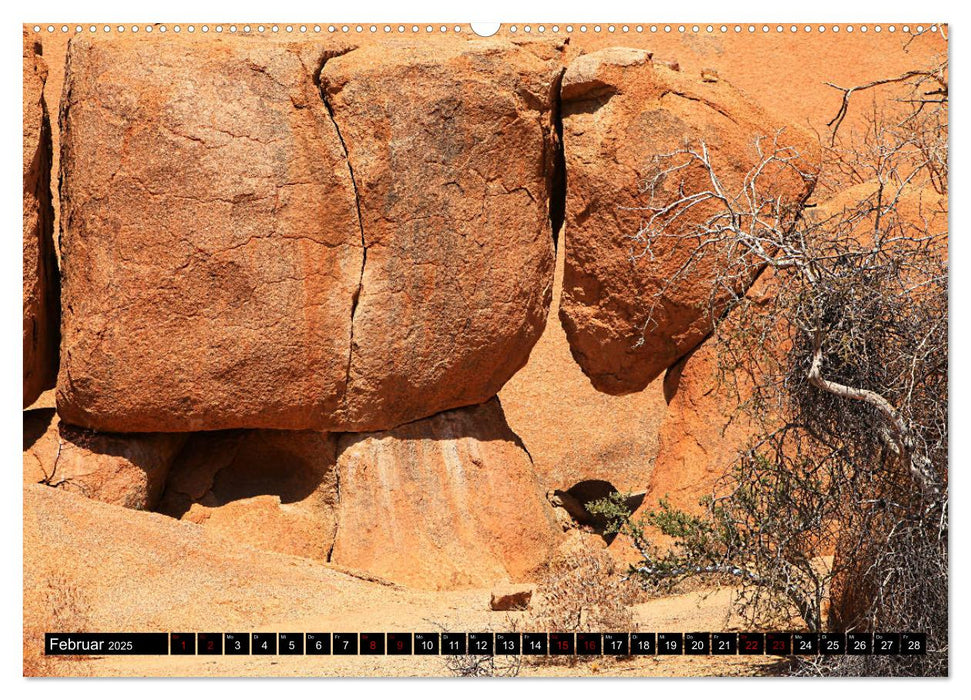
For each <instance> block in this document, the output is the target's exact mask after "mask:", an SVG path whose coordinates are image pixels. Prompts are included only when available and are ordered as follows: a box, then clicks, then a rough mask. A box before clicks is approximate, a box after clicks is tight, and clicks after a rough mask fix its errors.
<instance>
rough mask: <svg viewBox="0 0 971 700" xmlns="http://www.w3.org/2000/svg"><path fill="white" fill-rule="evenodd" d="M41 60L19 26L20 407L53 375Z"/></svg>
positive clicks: (47, 135) (54, 329) (54, 317)
mask: <svg viewBox="0 0 971 700" xmlns="http://www.w3.org/2000/svg"><path fill="white" fill-rule="evenodd" d="M46 82H47V64H46V63H44V59H43V58H41V45H40V43H39V42H35V41H34V39H33V38H32V37H30V36H29V35H28V34H27V31H26V30H24V134H23V136H24V140H23V150H24V179H23V186H24V240H23V245H24V404H23V405H24V407H25V408H26V407H27V406H29V405H30V404H32V403H33V402H34V401H36V400H37V397H38V396H40V394H41V392H43V391H44V389H48V388H50V387H52V386H54V381H55V378H56V377H57V345H58V324H59V322H60V321H59V316H58V304H59V299H58V279H57V260H56V258H55V254H54V210H53V208H52V205H51V124H50V118H49V116H48V114H47V103H46V101H45V100H44V85H45V83H46Z"/></svg>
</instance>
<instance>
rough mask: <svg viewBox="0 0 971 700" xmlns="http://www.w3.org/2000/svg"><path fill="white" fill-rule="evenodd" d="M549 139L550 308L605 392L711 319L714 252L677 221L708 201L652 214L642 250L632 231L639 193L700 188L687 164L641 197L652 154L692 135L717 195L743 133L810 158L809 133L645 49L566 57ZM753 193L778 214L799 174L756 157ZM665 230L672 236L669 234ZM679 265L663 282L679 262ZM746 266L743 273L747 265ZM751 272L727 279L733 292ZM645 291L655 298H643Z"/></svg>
mask: <svg viewBox="0 0 971 700" xmlns="http://www.w3.org/2000/svg"><path fill="white" fill-rule="evenodd" d="M561 94H562V99H563V107H562V109H563V140H564V147H565V153H566V171H567V204H566V210H567V211H566V237H565V238H566V241H565V245H566V270H565V274H564V282H563V284H564V287H563V302H562V305H561V307H560V319H561V321H562V323H563V325H564V328H565V329H566V332H567V337H568V338H569V341H570V347H571V349H572V351H573V356H574V358H575V359H576V361H577V362H578V363H579V364H580V366H581V367H582V368H583V371H584V372H585V373H586V374H587V375H588V376H589V377H590V380H591V381H592V382H593V384H594V386H595V387H597V388H598V389H600V390H601V391H605V392H607V393H611V394H621V393H626V392H631V391H639V390H641V389H643V388H644V387H645V386H647V385H648V384H649V383H650V382H651V380H653V379H654V378H655V377H657V376H659V375H660V373H661V372H663V371H664V370H665V369H667V368H668V367H670V366H671V365H672V364H674V363H675V362H676V361H677V360H678V358H680V357H681V356H683V355H684V354H685V353H686V352H688V351H689V350H691V349H692V348H693V347H695V346H696V345H697V344H698V343H700V342H701V340H702V339H703V338H704V337H705V335H706V334H707V333H709V332H710V330H711V312H710V310H711V306H712V302H714V305H715V307H716V308H717V306H718V305H719V304H720V303H722V302H723V301H724V300H725V299H727V298H728V294H729V291H728V290H725V291H723V292H721V291H719V292H715V293H714V295H713V290H714V289H715V287H714V282H713V273H714V271H715V270H716V269H717V265H718V264H719V262H720V260H721V258H720V256H719V255H718V254H717V253H718V251H717V250H715V249H714V248H712V249H711V250H712V251H713V252H714V253H715V254H710V255H709V254H704V255H700V256H699V255H697V250H698V245H697V243H696V242H693V241H691V240H685V239H684V238H683V234H688V233H690V232H692V231H693V230H694V228H693V227H695V226H697V225H698V224H701V223H702V222H704V221H706V220H707V219H708V218H709V217H710V216H711V215H712V214H713V213H714V212H715V211H718V207H719V206H721V205H718V204H715V203H714V202H713V201H708V202H705V203H700V204H697V205H692V206H691V207H689V208H688V209H686V210H684V211H683V212H681V214H680V215H679V216H677V217H676V218H672V217H668V218H665V216H664V215H662V216H661V217H660V219H659V220H658V221H659V224H661V225H663V230H664V232H665V237H664V238H663V239H660V240H656V241H654V243H653V246H652V252H651V254H646V255H642V254H643V253H644V248H643V246H642V245H641V244H639V243H638V242H636V241H635V240H634V239H633V236H634V235H635V234H637V233H638V231H639V230H640V229H641V227H642V226H643V225H644V224H645V221H646V220H647V219H648V218H649V216H650V212H648V211H647V210H646V207H648V206H655V207H656V206H659V205H661V204H663V205H667V204H670V203H671V202H673V201H675V200H677V199H678V197H679V192H680V190H679V188H680V187H681V186H683V187H684V191H683V194H685V195H687V196H691V195H694V194H697V193H700V192H704V191H705V190H709V189H711V187H710V179H709V178H708V174H707V173H706V172H705V171H704V169H703V168H700V167H688V168H684V169H682V170H679V171H677V172H674V173H669V175H668V176H667V177H666V178H665V179H664V180H663V181H662V182H661V183H659V186H658V188H657V190H656V192H655V195H654V198H653V199H652V196H651V193H650V192H649V191H646V189H645V185H646V184H647V182H648V180H649V179H650V178H651V177H653V175H655V174H657V173H658V172H659V168H664V167H665V165H670V164H673V163H674V162H678V163H680V161H678V160H675V161H672V162H671V163H663V164H661V165H660V166H659V164H658V162H657V160H656V158H657V157H663V156H664V155H665V154H669V153H672V152H674V151H677V150H678V149H679V148H682V147H684V146H685V142H686V140H687V141H689V142H690V143H691V144H692V145H694V146H695V147H696V148H697V147H698V144H699V143H701V142H704V143H705V144H706V146H707V149H708V154H709V158H710V162H711V165H712V167H713V169H714V170H715V171H716V172H717V174H718V177H719V179H720V185H721V187H722V189H723V190H724V192H725V193H726V195H727V196H728V197H734V196H736V195H738V194H741V193H742V192H743V189H742V188H743V181H744V178H745V176H746V174H747V173H748V171H749V170H750V169H751V168H752V167H753V166H754V165H755V164H756V163H758V162H759V160H760V158H759V156H758V153H757V151H756V148H755V139H756V138H757V137H759V136H762V137H764V138H765V139H767V141H765V142H764V143H763V148H764V149H765V150H766V151H767V152H771V149H770V148H768V146H767V144H768V143H771V142H772V140H773V138H775V137H776V136H777V134H778V139H779V141H778V144H779V147H793V148H795V149H796V150H798V151H799V152H801V153H803V154H804V162H803V163H802V167H805V168H807V169H808V170H811V169H812V165H811V164H812V163H813V162H814V160H815V155H814V148H813V146H812V143H811V140H810V139H809V138H808V137H806V136H804V135H802V134H801V133H799V132H797V131H796V130H794V129H792V128H787V129H786V130H785V131H783V132H781V133H780V132H779V129H780V128H781V125H778V124H775V123H773V121H772V120H771V119H770V118H769V117H768V116H767V115H766V114H765V113H763V112H762V111H761V110H759V109H757V108H756V107H755V106H753V105H751V104H749V103H748V102H746V101H745V100H744V98H743V97H742V96H741V95H740V94H739V93H738V92H736V91H735V90H734V89H733V88H732V87H731V86H729V85H728V84H727V83H725V82H723V81H719V80H718V79H717V78H716V77H714V76H711V75H706V76H704V77H700V76H688V75H683V74H682V73H680V72H679V71H678V69H677V67H676V66H673V67H672V66H668V65H665V64H661V63H658V62H655V61H653V60H652V58H651V55H650V54H649V53H648V52H646V51H643V50H635V49H624V48H611V49H605V50H602V51H598V52H595V53H592V54H588V55H585V56H581V57H579V58H577V59H576V60H574V61H573V62H572V63H571V64H570V66H569V68H568V69H567V71H566V74H565V75H564V77H563V86H562V93H561ZM769 170H771V173H770V172H768V171H766V174H765V175H764V176H763V178H762V180H761V181H760V182H761V183H762V185H763V192H764V193H765V194H771V195H773V196H774V197H778V198H779V200H780V201H781V202H782V204H783V207H784V208H786V209H787V211H791V215H789V216H788V218H792V216H794V215H795V212H796V211H797V210H798V208H799V205H800V204H801V203H802V202H803V201H804V199H805V198H806V197H807V196H808V195H809V193H810V192H811V189H812V184H813V183H812V181H811V179H806V178H804V177H802V176H800V175H799V174H797V173H796V172H794V171H792V170H789V169H783V168H781V167H778V168H777V167H776V166H774V165H772V166H769ZM679 236H682V238H680V239H679ZM689 259H693V260H694V262H693V263H692V264H691V265H690V266H689V268H688V271H687V274H685V275H684V276H683V277H684V278H683V279H681V280H680V281H678V282H677V283H675V284H673V285H672V284H670V282H671V281H672V279H674V276H675V274H676V273H677V272H678V271H679V270H681V269H682V268H683V266H685V265H686V263H688V261H689ZM753 277H754V276H753ZM751 280H752V277H745V278H738V279H735V280H733V281H732V285H731V286H734V287H736V288H735V289H734V291H735V292H736V293H737V292H741V291H744V288H745V287H746V286H747V284H749V283H751ZM655 302H656V303H655Z"/></svg>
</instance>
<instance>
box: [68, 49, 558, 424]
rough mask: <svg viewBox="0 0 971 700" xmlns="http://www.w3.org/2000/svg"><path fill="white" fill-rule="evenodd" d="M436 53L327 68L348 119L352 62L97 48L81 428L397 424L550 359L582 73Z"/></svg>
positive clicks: (79, 334)
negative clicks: (557, 208) (574, 96)
mask: <svg viewBox="0 0 971 700" xmlns="http://www.w3.org/2000/svg"><path fill="white" fill-rule="evenodd" d="M421 46H422V42H416V43H415V44H405V45H402V46H400V47H397V48H396V49H395V50H391V49H387V50H383V52H381V53H379V54H378V55H374V54H373V53H372V52H371V51H370V50H369V51H367V52H366V51H365V50H360V51H352V52H351V53H350V54H347V55H346V56H341V57H339V58H330V60H327V61H326V65H324V70H323V74H322V77H321V78H320V80H321V82H322V83H323V84H324V85H325V86H326V95H327V100H328V101H329V103H330V109H331V110H332V111H333V118H332V117H331V115H330V114H329V113H328V106H327V105H325V102H324V100H323V99H322V97H321V94H320V91H319V89H318V87H317V84H316V82H315V81H316V78H315V73H316V71H317V70H318V69H319V68H320V66H321V65H323V64H324V63H325V59H326V58H327V57H332V56H334V55H335V54H337V53H340V51H341V50H346V49H337V48H335V47H334V46H329V47H324V46H323V45H322V44H320V43H319V42H306V43H303V44H299V45H298V44H281V43H274V42H271V41H264V40H252V41H238V40H237V41H227V40H218V39H207V40H206V41H205V42H194V41H193V40H191V39H189V38H188V37H179V38H178V40H164V39H162V38H160V37H159V38H156V39H155V40H152V41H136V42H128V41H122V40H118V39H112V40H99V39H88V38H76V39H74V40H72V43H71V46H70V48H69V51H68V67H67V77H66V82H65V91H64V100H63V108H62V115H61V121H62V129H63V139H62V159H61V166H62V175H63V180H64V185H63V188H62V206H63V216H62V221H63V225H62V229H63V231H62V248H63V250H62V259H63V268H64V300H65V304H64V308H65V319H64V324H63V325H64V348H65V357H64V361H63V365H62V368H61V373H60V377H59V381H58V408H59V411H60V413H61V414H62V416H63V417H64V419H65V420H67V421H70V422H71V423H74V424H77V425H83V426H86V427H89V428H93V429H97V430H103V431H150V430H155V431H159V430H161V431H196V430H215V429H224V428H244V427H245V428H275V429H317V430H341V431H343V430H371V429H385V428H390V427H393V426H395V425H398V424H400V423H402V422H406V421H409V420H415V419H418V418H422V417H424V416H428V415H431V414H433V413H436V412H438V411H441V410H445V409H449V408H453V407H455V406H461V405H467V404H472V403H476V402H480V401H484V400H486V399H488V398H489V397H490V396H493V395H494V394H495V393H496V391H497V390H498V389H499V387H500V386H502V384H503V383H504V382H505V381H506V380H507V379H508V378H509V377H510V376H511V375H512V374H513V373H514V372H515V371H516V370H517V369H519V367H521V366H522V365H523V364H524V363H525V361H526V358H527V356H528V354H529V350H530V348H531V347H532V345H533V343H534V342H535V340H536V338H537V337H538V336H539V334H540V333H541V332H542V329H543V325H544V323H545V319H546V313H547V309H548V306H549V295H550V286H551V277H552V241H551V235H550V228H549V222H548V216H547V210H548V207H547V198H548V195H549V191H548V190H549V186H548V181H549V177H550V171H551V169H550V167H549V163H550V162H551V158H552V153H553V150H554V149H553V138H554V137H553V128H552V124H551V115H552V104H553V95H554V93H555V90H556V82H557V79H558V75H559V74H558V70H559V69H557V67H556V65H555V61H553V60H548V58H540V57H537V55H535V54H534V53H532V52H530V51H528V50H526V49H521V48H518V47H516V46H514V45H512V44H508V43H494V42H461V43H458V42H457V43H456V44H455V45H454V47H452V48H446V47H437V48H436V49H435V50H433V51H432V50H429V49H425V48H420V47H421ZM450 46H451V45H450ZM345 144H346V145H345ZM348 154H349V158H348Z"/></svg>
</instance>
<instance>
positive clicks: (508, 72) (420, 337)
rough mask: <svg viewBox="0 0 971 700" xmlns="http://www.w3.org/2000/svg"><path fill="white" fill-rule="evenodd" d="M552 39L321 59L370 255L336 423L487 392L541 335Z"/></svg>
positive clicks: (548, 253) (390, 48)
mask: <svg viewBox="0 0 971 700" xmlns="http://www.w3.org/2000/svg"><path fill="white" fill-rule="evenodd" d="M557 58H558V49H557V47H556V46H555V45H552V44H551V45H538V46H526V47H519V46H516V45H514V44H511V43H509V42H506V41H498V40H486V41H480V40H473V41H464V40H462V41H453V42H450V41H443V42H436V43H434V44H430V43H428V42H427V41H418V42H414V41H389V42H381V44H380V45H372V46H369V47H368V48H362V49H358V50H356V51H352V52H350V53H347V54H345V55H343V56H339V57H337V58H334V59H331V60H329V61H328V62H327V63H326V65H325V66H324V68H323V70H322V71H321V74H320V82H321V90H322V93H323V95H324V99H325V100H326V101H327V104H328V106H329V108H330V110H331V112H332V114H333V116H334V121H335V122H336V123H337V126H338V128H339V129H340V133H341V137H342V139H343V142H344V143H345V145H346V146H347V154H348V158H349V163H350V167H351V169H352V170H353V172H354V181H355V185H356V188H357V194H358V205H359V207H360V214H361V227H362V228H361V236H362V243H363V245H364V247H365V250H366V258H365V260H364V262H363V268H362V271H361V284H360V289H359V291H358V294H357V296H356V300H357V303H356V307H355V311H354V318H353V329H352V331H353V336H352V343H351V346H350V358H349V362H350V365H349V366H350V371H349V376H348V381H349V385H348V397H349V399H348V406H347V410H348V413H347V418H346V423H345V425H346V427H349V428H350V429H353V430H365V429H366V430H373V429H377V428H387V427H390V426H393V425H397V424H400V423H403V422H405V421H408V420H412V419H414V418H418V417H423V416H427V415H430V414H432V413H436V412H438V411H442V410H445V409H450V408H455V407H457V406H465V405H473V404H477V403H481V402H483V401H486V400H487V399H489V398H490V397H492V396H494V395H495V394H496V392H497V391H498V390H499V388H500V387H502V385H503V384H504V383H505V382H506V381H507V380H508V379H509V378H510V377H511V376H512V375H513V374H514V373H515V372H516V371H517V370H518V369H520V368H521V367H522V366H523V365H524V364H525V363H526V360H527V358H528V357H529V352H530V350H531V349H532V347H533V345H534V343H535V342H536V340H537V339H538V338H539V336H540V334H541V333H542V332H543V327H544V325H545V323H546V315H547V311H548V309H549V304H550V291H551V287H552V282H553V239H552V231H551V228H550V220H549V198H550V190H551V182H552V174H553V157H554V154H555V144H554V139H555V130H554V123H553V105H554V103H555V101H556V92H557V87H558V81H559V76H560V74H561V72H562V70H563V69H562V67H561V66H560V65H559V62H558V61H557Z"/></svg>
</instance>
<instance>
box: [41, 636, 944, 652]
mask: <svg viewBox="0 0 971 700" xmlns="http://www.w3.org/2000/svg"><path fill="white" fill-rule="evenodd" d="M44 653H45V654H47V655H59V656H108V655H116V654H122V655H139V654H140V655H152V656H157V655H166V654H177V655H189V656H212V655H217V656H220V655H224V654H225V655H244V656H251V655H263V656H277V655H281V654H282V655H294V656H333V655H355V656H356V655H360V654H367V655H378V656H413V655H435V656H437V655H448V656H461V655H466V654H473V655H502V656H520V655H533V656H549V655H556V656H564V655H565V656H604V655H606V656H630V655H639V656H645V655H646V656H658V655H663V656H693V655H732V656H735V655H757V656H758V655H763V656H764V655H769V656H816V655H819V654H822V655H827V656H830V655H844V654H849V655H858V654H882V655H914V654H926V653H927V635H926V634H924V633H918V632H901V633H898V632H875V633H869V632H849V633H846V634H844V633H841V632H837V633H834V632H821V633H815V632H656V633H655V632H603V633H601V632H576V633H574V632H549V633H547V632H522V633H520V632H333V633H331V632H280V633H277V632H252V633H248V632H171V633H165V632H136V633H67V632H48V633H47V634H45V635H44Z"/></svg>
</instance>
